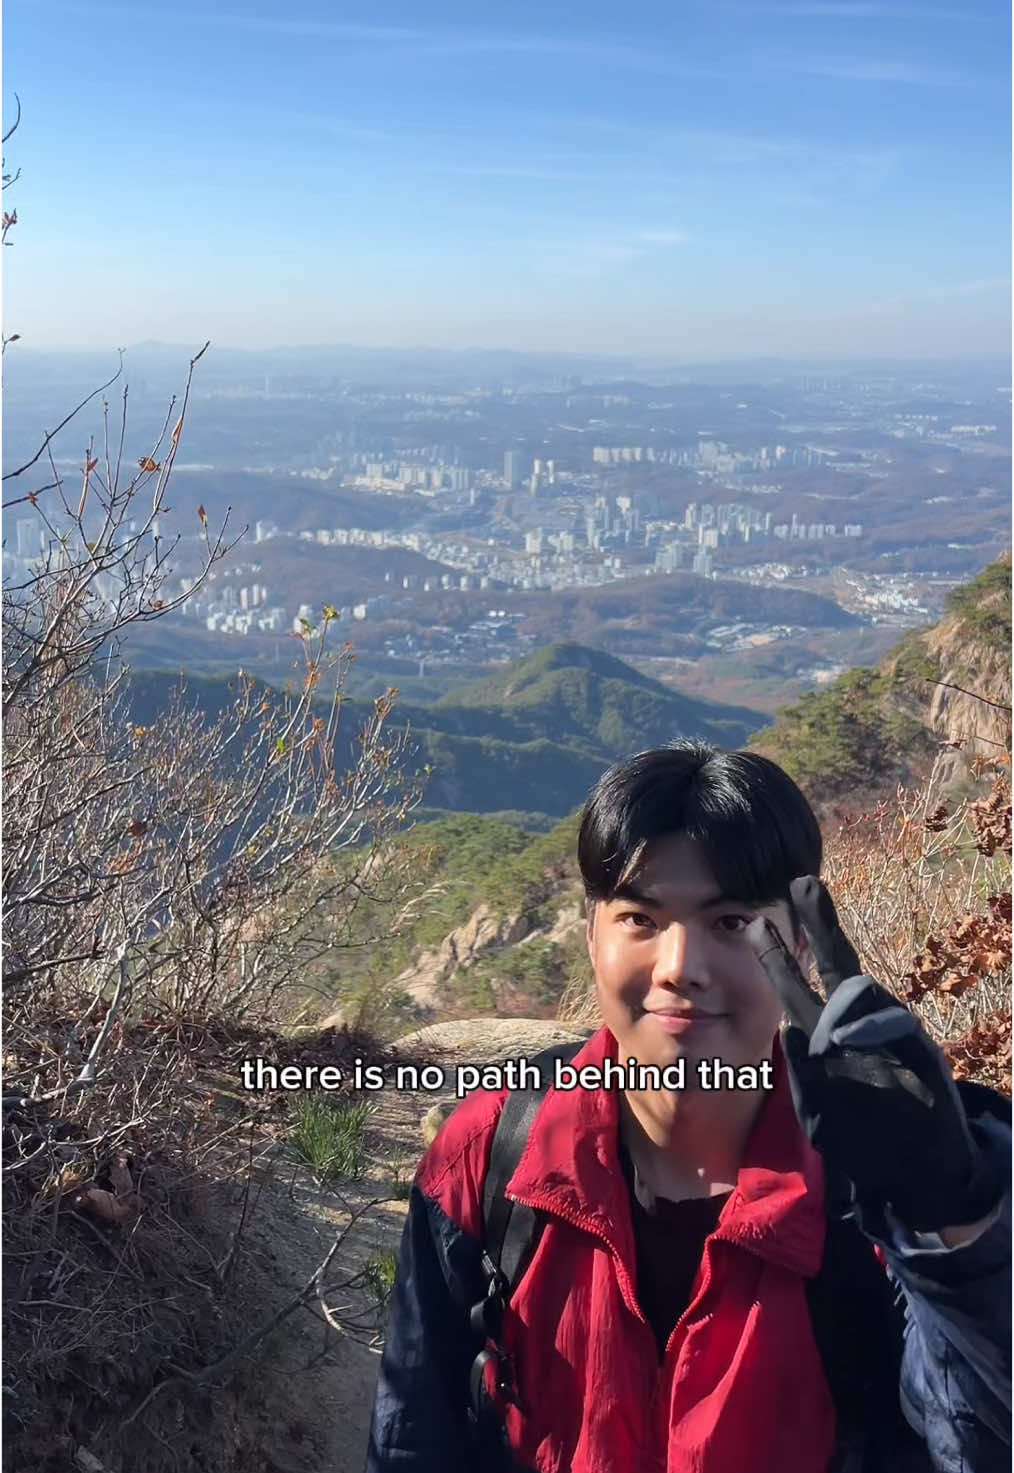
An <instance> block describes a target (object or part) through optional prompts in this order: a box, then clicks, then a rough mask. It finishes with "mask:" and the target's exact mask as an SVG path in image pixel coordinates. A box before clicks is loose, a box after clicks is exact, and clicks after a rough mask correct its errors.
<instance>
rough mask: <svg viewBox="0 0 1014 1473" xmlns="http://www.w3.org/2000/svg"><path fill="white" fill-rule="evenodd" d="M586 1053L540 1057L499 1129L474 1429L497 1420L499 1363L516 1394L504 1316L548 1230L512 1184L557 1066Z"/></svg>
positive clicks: (563, 1048) (476, 1319)
mask: <svg viewBox="0 0 1014 1473" xmlns="http://www.w3.org/2000/svg"><path fill="white" fill-rule="evenodd" d="M583 1047H584V1044H583V1042H578V1043H563V1044H557V1045H555V1046H554V1047H553V1048H549V1049H544V1050H543V1051H542V1052H541V1053H539V1054H537V1055H536V1056H535V1058H534V1059H532V1060H531V1062H532V1063H533V1064H534V1065H535V1066H536V1068H537V1069H538V1071H539V1079H540V1083H539V1086H538V1087H537V1088H536V1087H534V1086H533V1087H531V1088H529V1089H516V1090H511V1091H510V1093H509V1094H508V1095H507V1098H506V1099H505V1101H504V1106H503V1109H502V1111H501V1112H500V1118H499V1120H498V1121H497V1123H496V1129H495V1131H494V1134H493V1142H492V1146H491V1147H490V1157H489V1165H488V1167H487V1169H486V1177H485V1180H484V1182H483V1192H482V1215H483V1225H484V1227H483V1254H482V1269H483V1273H484V1274H485V1276H486V1293H485V1297H484V1298H483V1299H480V1300H478V1302H477V1303H475V1304H474V1305H473V1306H472V1309H471V1312H470V1316H469V1323H470V1325H471V1328H472V1331H473V1333H474V1334H475V1335H477V1336H479V1337H480V1338H481V1342H482V1346H483V1348H482V1349H480V1351H479V1354H478V1355H477V1356H476V1357H475V1360H474V1361H473V1363H472V1370H471V1375H470V1378H469V1420H470V1421H471V1422H472V1425H473V1426H474V1427H480V1426H483V1425H487V1426H488V1424H489V1422H490V1420H491V1418H492V1417H493V1415H494V1414H493V1411H492V1408H491V1407H490V1405H489V1401H488V1398H487V1396H486V1391H485V1381H484V1377H485V1370H486V1365H487V1363H488V1362H489V1361H490V1360H493V1361H494V1362H495V1366H496V1376H497V1386H498V1388H499V1390H500V1391H501V1392H503V1393H504V1394H505V1395H506V1396H513V1394H514V1388H513V1373H512V1371H511V1367H510V1364H509V1361H508V1357H507V1356H506V1355H505V1354H504V1352H503V1351H502V1350H501V1349H500V1346H499V1343H498V1342H499V1339H500V1331H501V1327H502V1324H503V1313H504V1310H505V1309H506V1307H507V1304H508V1303H509V1301H510V1297H511V1293H512V1292H513V1290H514V1288H515V1286H516V1285H517V1283H518V1281H519V1280H520V1278H521V1275H522V1273H523V1272H524V1270H525V1268H526V1267H527V1264H528V1262H529V1261H530V1259H531V1255H532V1253H533V1252H534V1251H535V1246H536V1244H537V1243H538V1240H539V1236H540V1233H541V1230H542V1222H541V1220H540V1218H539V1216H538V1214H537V1213H535V1212H534V1211H533V1210H532V1209H531V1208H530V1207H524V1206H522V1205H521V1204H520V1203H518V1202H511V1201H510V1199H509V1198H508V1197H507V1194H506V1188H507V1183H508V1182H509V1181H510V1179H511V1177H512V1176H513V1175H514V1172H515V1171H516V1170H517V1166H518V1162H519V1161H520V1160H521V1155H522V1152H523V1151H524V1148H525V1142H526V1141H527V1140H528V1137H529V1134H530V1133H531V1128H532V1124H533V1123H534V1120H535V1117H536V1115H537V1114H538V1111H539V1106H540V1105H541V1104H542V1101H543V1099H544V1098H545V1096H546V1092H547V1090H548V1089H549V1087H550V1085H551V1084H552V1082H553V1077H554V1070H555V1062H556V1060H557V1059H562V1060H564V1061H567V1060H569V1059H572V1058H573V1057H574V1055H575V1054H576V1053H577V1052H578V1050H579V1049H581V1048H583ZM487 1341H492V1342H493V1349H492V1350H487V1349H486V1348H485V1346H486V1342H487ZM500 1431H501V1434H502V1429H500Z"/></svg>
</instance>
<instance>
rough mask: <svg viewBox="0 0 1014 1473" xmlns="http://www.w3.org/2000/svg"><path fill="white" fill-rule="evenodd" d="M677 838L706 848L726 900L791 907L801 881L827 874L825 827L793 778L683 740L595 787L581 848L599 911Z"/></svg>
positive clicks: (620, 767) (750, 758)
mask: <svg viewBox="0 0 1014 1473" xmlns="http://www.w3.org/2000/svg"><path fill="white" fill-rule="evenodd" d="M669 835H682V836H684V837H686V838H688V839H693V840H695V841H696V842H697V843H699V844H700V845H701V847H702V849H703V851H704V853H705V856H706V858H707V860H708V863H709V865H710V867H711V869H712V871H713V873H714V876H715V879H716V880H717V882H718V884H719V886H720V888H721V890H722V893H723V894H725V895H728V896H732V897H735V898H736V899H737V900H740V901H743V902H744V903H746V904H753V905H771V904H773V903H774V902H775V901H776V900H785V901H786V902H789V884H790V882H791V881H792V880H794V879H795V878H796V876H797V875H819V874H820V866H821V860H822V858H823V842H822V840H821V835H820V826H819V825H818V823H817V820H816V818H815V817H814V813H813V809H812V808H811V807H810V805H809V803H808V802H807V801H806V798H805V797H804V796H803V794H802V793H801V792H800V791H799V789H798V788H797V787H796V784H795V783H794V782H793V781H792V779H791V778H790V777H789V775H788V773H786V772H783V771H782V769H781V768H780V767H779V766H777V764H776V763H774V762H772V761H770V760H769V759H768V758H767V757H761V756H759V755H758V754H757V753H755V752H726V751H723V750H722V749H721V748H720V747H713V746H710V745H709V744H708V743H707V742H700V741H688V740H683V741H677V742H673V743H672V744H671V745H670V746H668V747H658V748H655V749H654V750H653V751H650V752H641V753H639V754H638V756H636V757H632V758H631V759H630V760H629V761H628V762H621V763H618V764H617V765H616V766H615V767H611V768H610V769H609V771H608V772H606V773H605V774H603V776H602V777H601V778H600V779H599V781H598V783H597V784H596V785H595V788H594V789H593V791H592V794H591V796H590V798H589V799H588V802H587V803H586V804H585V807H584V812H583V814H582V817H581V831H580V834H579V837H578V846H577V853H578V863H579V864H580V866H581V877H582V879H583V881H584V888H585V896H586V897H587V900H588V903H589V906H590V905H591V904H592V903H593V902H595V901H598V900H610V899H611V898H612V896H613V895H614V893H615V891H616V889H617V887H618V886H619V885H621V884H622V883H623V882H624V881H626V880H628V879H630V878H631V876H632V874H633V872H634V870H635V868H636V867H637V865H638V864H639V863H640V861H641V858H642V856H643V853H644V850H645V849H646V847H647V846H648V845H649V844H650V843H651V842H652V841H653V840H655V839H661V838H663V837H667V836H669ZM789 909H790V911H791V912H792V918H793V925H795V924H796V915H795V910H794V908H793V906H792V905H791V902H789Z"/></svg>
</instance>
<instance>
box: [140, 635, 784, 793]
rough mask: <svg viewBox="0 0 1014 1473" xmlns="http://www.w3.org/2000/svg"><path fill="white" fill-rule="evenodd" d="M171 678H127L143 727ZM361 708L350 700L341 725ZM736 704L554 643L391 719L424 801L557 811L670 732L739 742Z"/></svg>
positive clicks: (745, 715)
mask: <svg viewBox="0 0 1014 1473" xmlns="http://www.w3.org/2000/svg"><path fill="white" fill-rule="evenodd" d="M178 681H179V677H174V676H171V675H169V674H167V673H164V672H145V673H141V674H138V675H135V676H133V677H132V681H131V702H132V713H133V717H134V719H135V720H136V721H137V722H138V723H139V724H141V725H149V724H151V723H152V722H153V721H155V720H157V719H158V713H159V711H160V710H164V709H165V706H166V704H167V702H168V698H169V693H170V691H171V689H172V688H173V687H174V686H175V685H177V684H178ZM188 690H189V693H190V697H191V699H192V700H193V701H194V702H195V703H196V704H197V705H199V706H200V708H201V709H202V710H204V711H205V712H206V713H207V714H209V715H216V714H217V713H218V712H220V711H221V710H222V709H223V708H224V707H225V705H226V704H227V703H228V701H229V699H230V697H231V691H230V688H229V682H228V681H226V680H223V679H210V680H209V679H201V680H194V681H190V682H188ZM369 709H370V708H369V707H368V706H367V705H366V704H365V703H360V702H357V701H355V700H351V699H350V700H348V701H347V702H346V703H345V707H344V716H343V731H344V733H345V740H346V741H347V742H348V744H349V749H348V753H347V754H346V755H348V756H351V742H352V733H353V732H354V731H355V730H356V729H358V727H359V725H360V724H361V718H362V719H365V717H366V715H367V713H368V710H369ZM763 720H764V718H763V716H762V715H761V714H760V713H759V712H757V711H754V710H751V709H750V708H748V707H745V706H726V705H721V704H719V703H718V702H711V701H700V700H694V699H692V698H690V697H688V696H685V695H683V694H681V693H680V692H678V691H675V690H672V689H670V688H669V687H668V686H665V685H663V684H662V683H661V682H660V681H657V680H653V679H652V678H651V677H650V676H647V675H643V674H642V673H641V672H640V671H638V670H635V669H633V668H632V667H631V666H630V665H627V664H625V663H624V662H623V661H622V660H618V659H616V658H615V657H614V656H612V655H608V654H605V653H603V652H602V651H600V650H594V649H589V648H587V647H585V646H583V645H579V644H573V643H558V644H553V645H549V646H548V647H546V648H545V649H541V650H537V651H535V652H534V653H533V654H531V655H529V656H527V657H526V658H525V659H523V660H518V661H514V662H512V663H511V664H510V665H507V666H505V667H504V668H503V669H502V670H498V671H496V672H495V673H494V674H492V675H490V676H488V677H486V678H485V679H482V680H479V681H474V682H472V683H470V684H468V685H466V686H464V687H463V688H462V689H461V690H459V691H452V692H450V693H449V694H448V695H446V696H444V697H443V698H442V699H441V700H439V701H438V702H436V703H435V704H434V705H432V706H413V705H410V704H405V705H401V704H399V705H397V706H396V707H395V710H394V714H393V716H392V718H391V721H392V725H393V726H394V727H399V728H400V727H404V726H405V725H408V726H409V728H410V729H411V736H412V740H413V742H414V744H415V746H416V748H417V760H418V763H419V765H420V767H421V766H423V765H424V764H428V765H429V766H430V767H431V768H432V772H431V774H430V778H429V781H428V784H427V787H426V791H425V796H424V802H425V804H426V805H427V807H428V808H436V809H447V810H451V811H464V812H472V813H495V812H499V811H501V810H505V809H511V810H523V811H525V812H528V813H532V814H546V815H549V816H550V817H562V816H563V815H565V814H567V813H569V812H570V811H571V810H572V809H573V808H574V807H575V806H576V805H577V804H579V803H580V802H582V800H583V799H584V797H585V796H586V794H587V793H588V790H589V788H590V787H591V786H592V784H593V783H594V782H595V780H596V778H597V777H598V776H599V775H600V774H601V773H602V772H603V771H604V770H605V768H606V767H608V766H609V765H610V763H612V762H614V761H616V760H618V759H619V758H621V757H625V756H628V755H629V754H630V753H632V752H635V751H640V750H643V749H644V748H646V747H652V746H661V745H664V744H665V743H666V742H669V741H672V740H673V739H675V738H676V737H680V736H690V737H700V738H703V739H704V740H707V741H712V742H715V743H716V744H718V745H720V746H741V745H742V744H743V743H744V742H745V741H746V740H747V738H748V737H749V736H750V734H751V733H752V732H754V731H756V730H757V728H758V727H759V726H760V725H762V723H763Z"/></svg>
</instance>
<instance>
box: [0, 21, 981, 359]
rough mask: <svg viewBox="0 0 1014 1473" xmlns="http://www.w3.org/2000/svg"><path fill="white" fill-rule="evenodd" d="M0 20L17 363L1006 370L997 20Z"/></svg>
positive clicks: (10, 327) (8, 287)
mask: <svg viewBox="0 0 1014 1473" xmlns="http://www.w3.org/2000/svg"><path fill="white" fill-rule="evenodd" d="M4 20H5V26H4V41H5V68H4V97H3V102H4V130H5V131H6V130H7V129H8V128H9V127H10V124H11V122H12V120H13V116H14V104H13V97H14V93H15V92H17V94H18V96H19V97H20V100H21V105H22V122H21V125H20V127H19V128H18V130H17V132H16V133H15V134H14V135H13V137H12V138H11V139H10V140H9V142H8V144H7V145H6V163H5V168H6V169H7V170H14V169H18V168H20V169H21V171H22V173H21V177H20V178H19V179H18V180H17V182H16V183H15V184H14V186H13V188H12V189H10V190H8V191H6V192H5V196H4V205H5V209H6V210H12V209H16V210H17V213H18V223H17V225H16V226H15V227H14V228H13V230H12V231H11V233H10V235H9V237H8V238H9V240H10V242H12V248H11V249H10V250H7V251H5V253H4V266H5V268H6V270H5V273H4V288H5V293H4V331H5V333H7V334H10V333H12V332H17V333H18V334H20V337H21V343H22V344H23V345H24V346H25V347H28V348H45V349H53V348H83V347H92V348H96V349H102V348H113V347H115V346H117V345H124V346H126V345H129V344H136V343H139V342H141V341H143V340H161V341H165V342H171V343H183V342H190V343H193V344H194V346H197V345H199V344H200V342H203V341H204V340H205V339H206V338H210V339H212V341H213V343H214V344H216V345H217V346H219V347H221V348H227V347H237V348H254V349H256V348H269V347H272V346H283V345H284V346H287V347H298V346H300V345H307V346H311V345H325V344H330V343H335V344H360V345H363V346H366V347H384V348H416V347H433V348H452V349H461V348H480V349H506V350H512V351H519V352H559V353H587V354H609V355H616V356H623V355H634V356H636V355H644V356H659V357H665V358H668V359H670V360H673V361H699V362H721V361H734V360H736V359H748V358H758V357H764V358H782V357H786V358H796V359H800V358H809V359H817V358H828V359H848V358H852V357H862V358H875V357H889V358H894V359H915V358H952V357H961V358H972V357H976V356H996V357H1000V358H1004V357H1006V356H1007V353H1008V349H1009V340H1010V227H1009V218H1010V214H1009V208H1010V187H1009V184H1010V175H1009V169H1010V165H1009V158H1010V129H1009V118H1010V104H1009V93H1010V87H1009V56H1010V18H1009V8H1008V7H1007V6H1006V5H1001V4H1000V3H999V0H973V3H970V4H968V5H964V4H963V5H962V6H960V7H955V6H950V7H948V6H946V5H943V4H931V3H921V0H919V3H915V0H913V3H906V0H897V3H891V0H870V3H860V0H839V3H832V0H827V3H821V0H805V3H789V0H784V3H782V0H755V3H754V0H751V3H734V0H707V3H705V0H697V3H686V4H683V5H681V6H679V7H678V8H677V7H674V6H672V5H671V4H664V3H662V0H648V3H647V4H646V5H645V6H642V7H640V8H638V9H637V10H636V11H624V12H617V11H616V10H615V8H610V7H607V6H606V5H605V4H603V3H602V0H589V3H586V4H584V5H582V6H581V7H570V6H569V5H568V4H563V5H559V4H558V5H554V6H552V7H549V8H548V9H547V8H545V7H543V6H541V5H537V4H535V0H519V3H515V4H512V6H511V7H510V10H509V11H508V10H507V9H506V8H504V9H503V10H502V11H501V12H500V14H499V15H497V16H496V17H495V18H494V19H487V18H486V17H485V16H483V17H481V18H480V19H478V20H477V19H476V12H475V10H474V7H466V6H464V5H463V4H461V0H411V3H410V0H395V3H393V4H389V5H387V6H386V7H385V8H384V10H383V11H382V12H379V13H378V12H376V11H370V10H366V9H363V8H360V9H355V8H354V7H353V5H351V4H346V5H345V6H342V7H340V8H335V7H330V6H325V5H324V4H323V3H322V0H294V3H293V4H291V5H289V6H288V7H286V8H285V9H284V11H282V10H281V9H280V7H278V6H277V5H275V4H273V3H271V0H240V3H239V4H238V5H236V6H235V8H229V9H220V8H217V7H209V8H208V9H198V8H196V7H191V8H189V9H188V8H182V9H179V8H174V9H173V10H172V11H171V12H170V11H167V10H164V9H161V8H158V7H156V6H155V5H153V4H145V3H138V4H130V5H127V4H123V3H113V0H110V3H105V0H95V3H89V0H51V3H50V4H48V5H47V6H46V7H45V8H44V10H41V9H40V8H38V7H36V6H35V5H34V4H31V3H30V0H8V5H7V6H6V9H5V16H4ZM19 347H20V345H19Z"/></svg>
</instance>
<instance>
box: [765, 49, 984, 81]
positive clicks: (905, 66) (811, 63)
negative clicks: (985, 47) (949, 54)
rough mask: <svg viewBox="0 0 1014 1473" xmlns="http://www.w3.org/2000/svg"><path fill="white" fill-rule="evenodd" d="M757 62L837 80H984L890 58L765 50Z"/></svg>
mask: <svg viewBox="0 0 1014 1473" xmlns="http://www.w3.org/2000/svg"><path fill="white" fill-rule="evenodd" d="M757 63H758V65H759V66H761V67H763V68H765V69H767V70H769V71H772V72H791V73H795V75H797V76H807V77H827V78H828V79H830V80H832V81H837V82H872V83H877V84H880V85H888V86H900V87H972V86H977V85H980V82H981V79H979V78H977V77H974V76H972V75H970V74H969V73H967V72H960V71H954V70H953V69H951V68H947V67H934V66H926V65H924V64H922V63H920V62H912V61H899V60H893V59H891V58H878V57H867V58H859V57H857V58H853V59H849V58H843V57H839V56H807V55H805V54H800V53H796V52H791V51H789V52H777V53H771V52H768V53H763V54H761V55H759V56H758V57H757Z"/></svg>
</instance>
